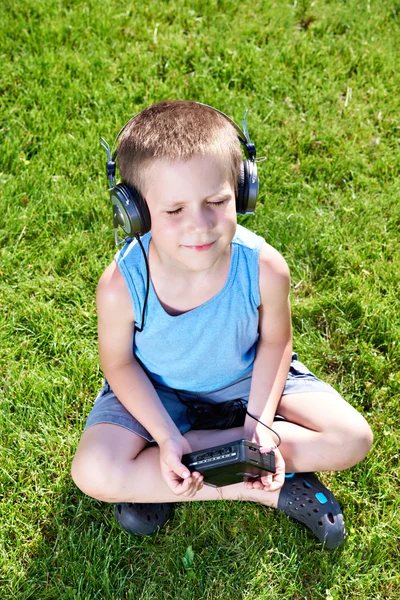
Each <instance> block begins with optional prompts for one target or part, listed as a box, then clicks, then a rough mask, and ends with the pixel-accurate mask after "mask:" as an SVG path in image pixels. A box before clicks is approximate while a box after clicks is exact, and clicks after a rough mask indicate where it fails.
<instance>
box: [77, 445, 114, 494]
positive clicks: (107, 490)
mask: <svg viewBox="0 0 400 600" xmlns="http://www.w3.org/2000/svg"><path fill="white" fill-rule="evenodd" d="M122 471H123V469H122V468H121V465H118V464H116V463H115V462H114V461H113V460H112V459H110V458H107V457H104V456H102V457H100V456H96V455H93V454H90V455H86V454H84V453H81V454H77V455H76V456H75V458H74V460H73V461H72V466H71V476H72V479H73V481H74V482H75V484H76V485H77V487H78V488H79V489H80V490H81V491H82V492H83V493H84V494H86V495H87V496H91V497H92V498H95V499H96V500H101V501H103V502H117V501H118V499H119V498H118V496H119V494H118V491H119V490H120V489H121V488H122V486H123V480H124V477H123V473H122Z"/></svg>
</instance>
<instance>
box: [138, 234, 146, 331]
mask: <svg viewBox="0 0 400 600" xmlns="http://www.w3.org/2000/svg"><path fill="white" fill-rule="evenodd" d="M135 239H136V240H137V241H138V243H139V246H140V248H141V250H142V252H143V256H144V262H145V263H146V295H145V297H144V303H143V311H142V326H141V327H140V328H139V327H136V326H135V331H138V332H139V333H141V332H142V331H143V327H144V313H145V311H146V306H147V299H148V297H149V290H150V269H149V261H148V260H147V256H146V251H145V249H144V248H143V244H142V240H141V239H140V236H139V234H137V235H135Z"/></svg>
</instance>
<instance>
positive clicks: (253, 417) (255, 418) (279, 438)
mask: <svg viewBox="0 0 400 600" xmlns="http://www.w3.org/2000/svg"><path fill="white" fill-rule="evenodd" d="M246 413H247V414H248V415H249V417H251V418H252V419H254V420H255V421H258V423H261V425H264V427H266V428H267V429H269V430H270V431H272V433H274V434H275V435H276V437H277V438H278V443H277V444H276V447H277V448H278V446H280V445H281V444H282V439H281V436H280V435H279V433H278V432H277V431H274V430H273V429H271V427H268V425H266V424H265V423H263V422H262V421H260V420H259V419H257V417H255V416H254V415H252V414H250V413H249V411H248V410H246Z"/></svg>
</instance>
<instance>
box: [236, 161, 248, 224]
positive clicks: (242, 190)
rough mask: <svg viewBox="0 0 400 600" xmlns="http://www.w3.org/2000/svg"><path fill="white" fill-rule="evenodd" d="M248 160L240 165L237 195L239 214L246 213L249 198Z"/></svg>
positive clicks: (237, 210)
mask: <svg viewBox="0 0 400 600" xmlns="http://www.w3.org/2000/svg"><path fill="white" fill-rule="evenodd" d="M246 162H247V161H246V160H244V161H243V162H242V163H241V165H240V172H239V181H238V191H237V196H236V212H237V213H238V214H239V215H244V214H246V210H247V198H248V183H247V180H248V173H247V172H246Z"/></svg>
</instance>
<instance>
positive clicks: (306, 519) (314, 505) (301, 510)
mask: <svg viewBox="0 0 400 600" xmlns="http://www.w3.org/2000/svg"><path fill="white" fill-rule="evenodd" d="M277 508H278V510H279V511H282V512H284V513H285V514H287V515H288V516H289V517H291V518H292V519H295V520H296V521H300V523H303V524H304V525H306V526H307V527H308V528H309V529H311V531H312V532H313V533H314V534H315V535H316V536H317V538H318V539H319V540H320V542H322V543H323V544H324V546H325V548H328V549H329V550H332V549H333V548H337V547H338V546H341V545H342V544H343V543H344V541H345V539H346V529H345V526H344V521H343V515H342V511H341V508H340V506H339V504H338V503H337V502H336V500H335V497H334V495H333V494H332V492H330V491H329V490H328V489H327V488H326V487H325V486H324V485H322V483H321V482H320V481H319V479H318V478H317V477H316V475H314V473H289V474H287V475H286V476H285V483H284V484H283V487H282V489H281V493H280V495H279V500H278V507H277Z"/></svg>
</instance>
